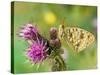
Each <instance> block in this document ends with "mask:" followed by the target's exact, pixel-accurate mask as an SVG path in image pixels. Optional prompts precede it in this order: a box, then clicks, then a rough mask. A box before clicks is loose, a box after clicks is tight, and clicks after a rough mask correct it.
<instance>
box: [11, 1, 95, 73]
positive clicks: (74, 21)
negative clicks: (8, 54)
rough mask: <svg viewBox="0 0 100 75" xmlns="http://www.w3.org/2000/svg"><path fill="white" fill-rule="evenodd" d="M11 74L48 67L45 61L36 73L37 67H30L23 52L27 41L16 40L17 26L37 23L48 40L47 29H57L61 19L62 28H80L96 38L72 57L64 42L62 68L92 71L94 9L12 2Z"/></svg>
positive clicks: (72, 53)
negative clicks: (12, 43) (65, 53)
mask: <svg viewBox="0 0 100 75" xmlns="http://www.w3.org/2000/svg"><path fill="white" fill-rule="evenodd" d="M13 16H14V72H15V73H29V72H48V71H50V64H49V63H48V61H45V62H44V64H42V65H40V67H39V69H38V70H37V69H36V67H37V65H34V66H32V64H31V63H30V62H27V58H26V57H25V50H26V49H27V48H28V43H27V41H25V40H23V39H22V38H20V37H18V35H17V34H18V33H19V31H20V27H22V26H23V25H24V24H26V23H29V22H32V23H33V24H34V23H35V24H37V27H38V29H39V31H40V33H41V34H42V35H43V36H44V37H46V38H48V39H49V29H50V27H57V28H58V27H59V25H60V24H61V22H62V20H63V19H64V18H65V26H66V27H68V26H77V27H81V28H83V29H85V30H87V31H89V32H91V33H93V34H94V35H95V37H96V41H95V42H94V43H93V44H92V46H89V47H88V48H86V49H85V50H84V51H82V52H81V53H79V54H75V53H74V52H73V51H72V48H70V47H69V46H68V45H67V44H66V42H63V43H62V44H63V47H65V48H66V50H67V52H68V53H67V54H68V55H67V60H66V65H67V66H68V70H82V69H94V68H96V67H97V32H96V31H97V29H96V28H97V26H96V22H95V21H96V20H97V7H96V6H82V5H67V4H50V3H49V4H48V3H33V2H14V15H13Z"/></svg>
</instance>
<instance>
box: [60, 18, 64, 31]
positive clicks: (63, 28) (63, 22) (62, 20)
mask: <svg viewBox="0 0 100 75" xmlns="http://www.w3.org/2000/svg"><path fill="white" fill-rule="evenodd" d="M64 22H65V18H64V19H63V20H62V23H61V24H62V28H63V29H64V27H65V26H64Z"/></svg>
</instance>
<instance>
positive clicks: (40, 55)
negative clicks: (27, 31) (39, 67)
mask: <svg viewBox="0 0 100 75" xmlns="http://www.w3.org/2000/svg"><path fill="white" fill-rule="evenodd" d="M48 49H49V48H48V47H47V42H44V41H43V40H42V41H40V40H39V39H37V41H35V42H34V43H33V44H32V45H31V46H30V48H29V50H28V51H27V56H28V58H29V59H30V60H31V61H32V62H34V63H38V62H40V61H43V60H44V59H46V57H47V56H48V54H47V51H48Z"/></svg>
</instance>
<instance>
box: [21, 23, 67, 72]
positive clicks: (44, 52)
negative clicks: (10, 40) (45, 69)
mask: <svg viewBox="0 0 100 75" xmlns="http://www.w3.org/2000/svg"><path fill="white" fill-rule="evenodd" d="M19 35H20V36H21V37H22V38H24V39H26V40H27V41H31V43H29V48H28V50H27V51H26V56H27V57H28V59H29V60H30V62H31V63H32V64H38V63H41V62H43V61H44V60H45V59H46V58H50V59H52V61H53V62H52V68H51V70H52V71H62V70H65V69H66V65H65V62H64V60H63V58H62V56H61V55H60V54H61V53H60V50H61V42H60V39H59V38H58V37H57V36H58V31H57V29H56V28H55V27H52V28H51V29H50V39H46V37H43V36H42V35H41V34H39V32H38V29H37V27H36V26H35V25H33V24H26V25H25V26H24V27H23V28H22V29H21V31H20V33H19Z"/></svg>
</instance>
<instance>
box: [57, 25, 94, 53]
mask: <svg viewBox="0 0 100 75" xmlns="http://www.w3.org/2000/svg"><path fill="white" fill-rule="evenodd" d="M58 35H59V38H60V39H62V38H63V39H64V40H65V41H67V42H68V43H69V44H70V45H71V46H72V47H73V48H74V50H75V51H76V52H80V51H82V50H84V49H85V48H86V47H88V46H89V45H91V44H92V43H93V42H94V40H95V37H94V35H93V34H92V33H90V32H88V31H86V30H84V29H81V28H78V27H64V26H63V25H60V27H59V32H58Z"/></svg>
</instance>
